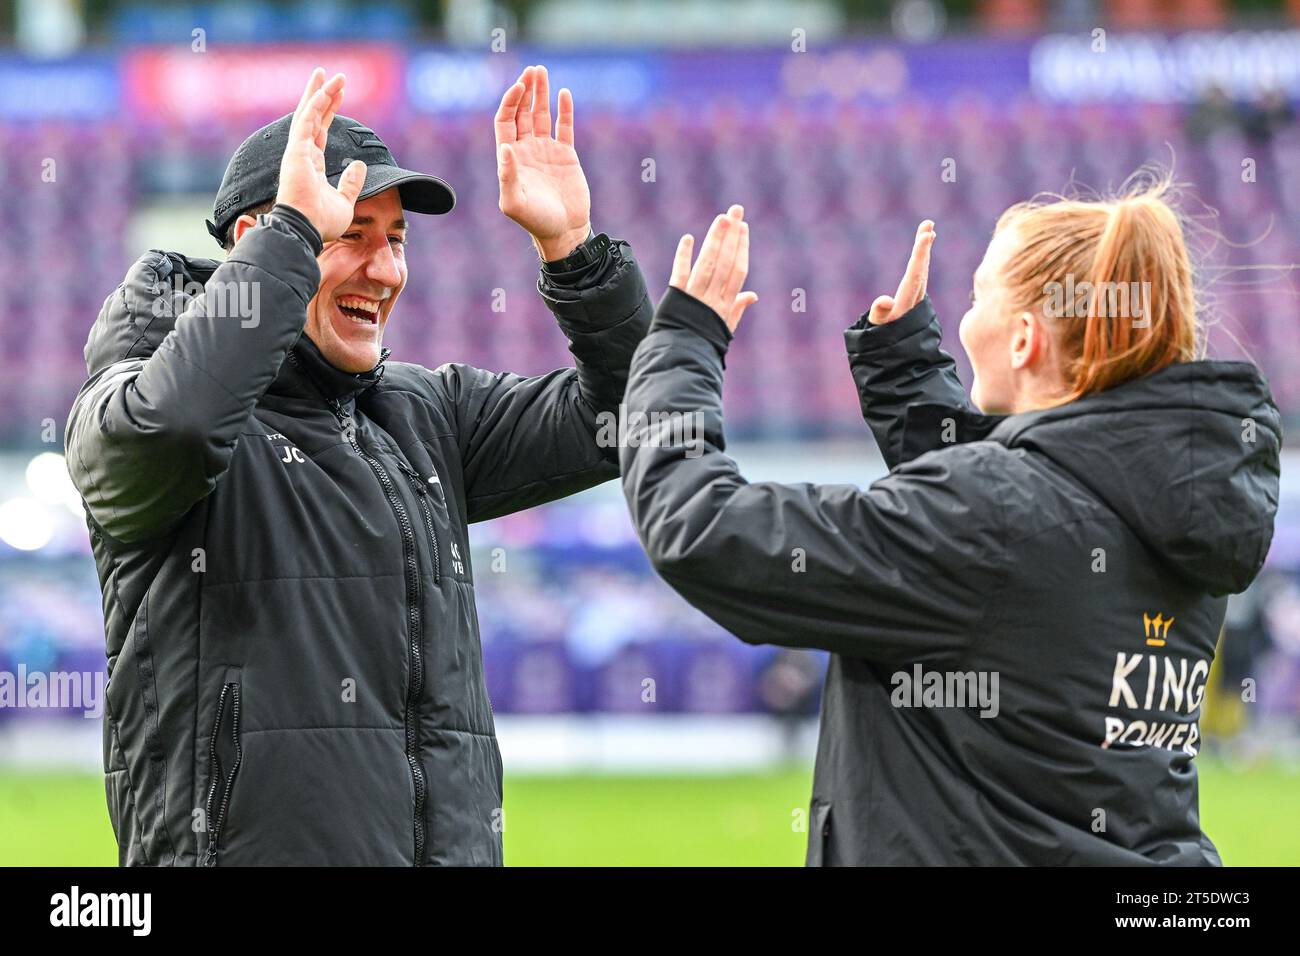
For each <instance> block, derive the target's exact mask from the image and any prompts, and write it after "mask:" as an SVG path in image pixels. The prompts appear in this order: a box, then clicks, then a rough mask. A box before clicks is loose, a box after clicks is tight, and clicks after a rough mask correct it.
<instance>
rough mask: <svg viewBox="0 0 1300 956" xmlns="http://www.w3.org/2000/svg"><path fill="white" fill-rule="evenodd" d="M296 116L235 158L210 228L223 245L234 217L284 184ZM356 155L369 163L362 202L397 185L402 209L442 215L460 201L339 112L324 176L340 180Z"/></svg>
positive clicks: (248, 143) (260, 134) (261, 133)
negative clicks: (286, 153)
mask: <svg viewBox="0 0 1300 956" xmlns="http://www.w3.org/2000/svg"><path fill="white" fill-rule="evenodd" d="M292 120H293V114H292V113H289V114H287V115H285V116H281V117H280V118H279V119H278V120H276V121H275V122H274V123H269V124H268V125H266V126H263V127H262V128H261V129H259V130H258V131H257V132H256V133H254V134H253V135H252V136H250V137H248V139H246V140H244V142H243V143H241V144H240V146H239V149H237V150H235V155H234V156H232V157H230V164H229V165H228V166H226V175H224V176H223V177H221V188H220V189H218V190H217V197H216V199H214V200H213V202H212V219H211V221H209V222H208V223H207V226H208V232H209V233H211V234H212V237H213V238H214V239H216V240H217V242H218V243H219V244H220V245H222V246H225V243H226V230H227V229H229V228H230V224H231V223H232V222H234V221H235V220H236V219H238V218H239V217H240V216H241V215H242V214H243V213H245V212H247V211H248V210H250V209H256V208H257V207H258V206H260V205H262V204H263V203H268V202H270V201H271V200H273V199H274V198H275V194H276V192H277V191H278V189H279V185H280V160H281V159H282V158H283V157H284V150H285V147H286V146H287V145H288V144H289V124H290V123H291V122H292ZM354 159H359V160H361V161H362V162H363V163H365V164H366V182H365V185H364V186H362V187H361V195H359V196H358V197H357V199H358V201H359V200H362V199H367V198H369V197H370V196H373V195H375V194H376V193H381V192H383V191H384V190H385V189H389V188H391V187H393V186H396V187H397V192H398V195H399V196H400V197H401V200H402V208H403V209H406V210H409V211H410V212H422V213H427V214H429V215H435V216H437V215H442V214H443V213H445V212H450V211H451V208H452V207H453V206H455V205H456V193H455V192H454V191H453V190H452V188H451V186H449V185H447V183H445V182H444V181H443V180H441V179H439V178H438V177H437V176H430V175H428V174H427V173H417V172H413V171H412V170H409V169H403V168H402V167H401V166H398V165H397V161H396V160H395V159H393V154H392V153H391V152H390V151H389V149H388V147H387V146H385V145H384V141H383V140H382V139H380V138H379V135H378V134H377V133H376V132H375V131H374V130H372V129H371V128H370V127H369V126H365V125H363V124H362V123H360V122H358V121H357V120H354V119H348V117H346V116H335V117H334V121H333V122H332V123H330V130H329V136H328V137H327V138H326V141H325V178H326V179H327V180H329V182H330V185H333V186H337V185H338V183H339V177H340V176H342V175H343V170H345V169H347V168H348V164H349V163H351V162H352V161H353V160H354Z"/></svg>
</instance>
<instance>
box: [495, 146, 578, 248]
mask: <svg viewBox="0 0 1300 956" xmlns="http://www.w3.org/2000/svg"><path fill="white" fill-rule="evenodd" d="M513 147H514V151H515V156H516V158H517V161H518V164H519V202H518V206H517V208H512V209H507V210H506V215H508V216H509V217H510V218H511V219H513V220H514V221H515V222H517V223H519V225H521V226H523V227H524V228H525V229H527V230H528V231H529V232H530V233H532V234H533V235H534V236H537V237H539V238H543V239H545V238H551V237H554V236H559V235H561V234H563V233H564V232H566V231H568V230H571V229H576V228H578V227H580V226H582V225H583V223H585V222H586V221H587V216H588V210H589V209H590V207H591V194H590V191H589V189H588V187H587V177H586V176H585V175H584V174H583V172H582V165H581V164H580V163H579V162H578V154H577V151H575V150H574V148H573V147H572V146H569V145H568V144H566V143H560V142H558V141H556V140H554V139H551V138H549V137H540V136H534V137H530V138H528V139H521V140H519V141H517V142H515V143H514V144H513Z"/></svg>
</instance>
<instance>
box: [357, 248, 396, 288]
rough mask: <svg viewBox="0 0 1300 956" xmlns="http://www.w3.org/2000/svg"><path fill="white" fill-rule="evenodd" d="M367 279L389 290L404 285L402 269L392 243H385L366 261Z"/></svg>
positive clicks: (374, 250) (375, 249)
mask: <svg viewBox="0 0 1300 956" xmlns="http://www.w3.org/2000/svg"><path fill="white" fill-rule="evenodd" d="M366 278H367V279H369V280H370V281H371V282H375V283H378V284H379V285H382V286H385V287H386V288H389V289H396V288H397V287H398V286H400V285H401V284H402V269H401V266H400V265H399V264H398V261H397V255H396V254H395V253H394V252H393V247H392V244H391V243H389V242H387V241H385V242H384V244H383V245H377V246H375V248H374V249H373V250H372V251H371V253H370V257H369V258H368V259H367V260H366Z"/></svg>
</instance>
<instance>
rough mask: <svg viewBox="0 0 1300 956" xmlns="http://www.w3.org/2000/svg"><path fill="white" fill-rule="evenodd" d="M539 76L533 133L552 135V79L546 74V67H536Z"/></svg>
mask: <svg viewBox="0 0 1300 956" xmlns="http://www.w3.org/2000/svg"><path fill="white" fill-rule="evenodd" d="M533 70H534V74H533V75H534V76H536V77H537V89H536V92H535V95H534V97H533V135H534V136H550V135H551V79H550V77H549V76H547V75H546V67H544V66H538V67H534V68H533Z"/></svg>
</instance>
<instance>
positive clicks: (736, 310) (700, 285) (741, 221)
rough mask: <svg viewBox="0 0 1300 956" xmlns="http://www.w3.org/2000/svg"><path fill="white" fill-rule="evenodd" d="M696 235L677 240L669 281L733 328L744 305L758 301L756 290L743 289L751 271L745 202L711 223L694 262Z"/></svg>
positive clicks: (738, 322)
mask: <svg viewBox="0 0 1300 956" xmlns="http://www.w3.org/2000/svg"><path fill="white" fill-rule="evenodd" d="M694 245H695V239H694V238H693V237H692V236H691V235H690V234H689V233H687V234H686V235H684V236H682V238H681V240H680V241H679V242H678V243H677V254H676V256H674V257H673V275H672V278H671V279H670V280H669V282H668V284H669V285H670V286H672V287H673V288H674V289H680V290H681V291H682V292H685V293H686V294H688V295H692V296H694V297H695V298H697V299H699V300H700V301H701V302H703V303H704V304H705V305H707V306H708V307H709V308H710V309H712V310H713V311H714V312H716V313H718V315H720V316H721V317H722V321H724V322H726V323H727V328H728V329H730V330H731V331H732V332H735V331H736V326H738V325H740V317H741V315H742V314H743V313H744V311H745V309H747V308H749V307H750V306H751V305H753V304H754V303H755V302H757V301H758V295H757V293H754V292H741V291H740V287H741V286H743V285H744V284H745V277H746V276H748V275H749V223H747V222H745V209H744V207H743V206H732V207H731V208H730V209H728V210H727V214H726V215H725V216H718V217H717V218H716V219H714V220H713V225H711V226H710V227H709V232H708V235H706V236H705V237H704V244H703V245H702V246H701V247H700V258H699V259H697V260H696V262H695V265H694V267H692V266H691V249H692V247H693V246H694Z"/></svg>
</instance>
